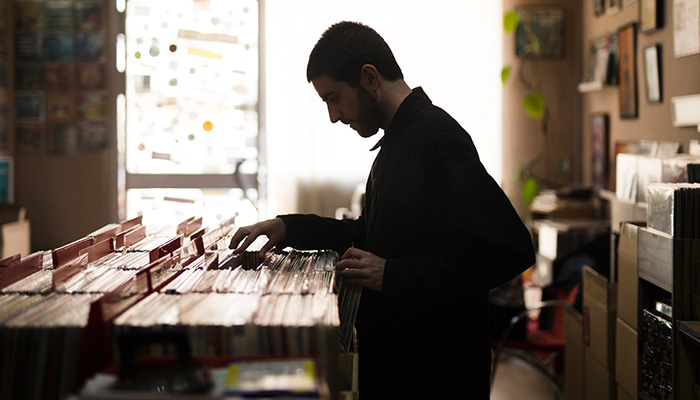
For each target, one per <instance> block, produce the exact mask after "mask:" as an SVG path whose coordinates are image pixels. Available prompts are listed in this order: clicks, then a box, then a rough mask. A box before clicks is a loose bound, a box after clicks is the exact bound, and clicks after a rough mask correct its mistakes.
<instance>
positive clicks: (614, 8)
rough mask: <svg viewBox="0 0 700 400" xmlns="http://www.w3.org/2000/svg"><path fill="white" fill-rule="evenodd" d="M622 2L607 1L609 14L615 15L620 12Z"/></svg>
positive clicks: (616, 0)
mask: <svg viewBox="0 0 700 400" xmlns="http://www.w3.org/2000/svg"><path fill="white" fill-rule="evenodd" d="M620 1H621V0H605V2H606V3H608V14H615V13H617V12H619V11H620Z"/></svg>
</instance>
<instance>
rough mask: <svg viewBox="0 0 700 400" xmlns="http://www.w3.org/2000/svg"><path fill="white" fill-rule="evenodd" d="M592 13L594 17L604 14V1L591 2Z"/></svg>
mask: <svg viewBox="0 0 700 400" xmlns="http://www.w3.org/2000/svg"><path fill="white" fill-rule="evenodd" d="M593 13H594V14H595V15H603V14H605V0H593Z"/></svg>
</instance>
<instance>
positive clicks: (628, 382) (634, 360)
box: [615, 317, 639, 399]
mask: <svg viewBox="0 0 700 400" xmlns="http://www.w3.org/2000/svg"><path fill="white" fill-rule="evenodd" d="M615 337H616V340H615V380H616V381H617V385H618V387H620V388H622V389H623V390H624V392H625V393H627V394H628V395H629V396H630V397H632V398H635V399H636V398H637V379H638V378H637V371H638V367H637V366H638V365H639V364H638V363H639V349H638V341H637V331H636V330H635V329H633V328H632V327H631V326H629V325H628V324H627V323H626V322H625V321H623V320H622V319H621V318H620V317H618V318H617V327H616V329H615Z"/></svg>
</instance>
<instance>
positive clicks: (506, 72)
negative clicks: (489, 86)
mask: <svg viewBox="0 0 700 400" xmlns="http://www.w3.org/2000/svg"><path fill="white" fill-rule="evenodd" d="M509 76H510V66H509V65H506V66H505V67H503V69H501V84H503V85H504V86H505V84H506V81H508V77H509Z"/></svg>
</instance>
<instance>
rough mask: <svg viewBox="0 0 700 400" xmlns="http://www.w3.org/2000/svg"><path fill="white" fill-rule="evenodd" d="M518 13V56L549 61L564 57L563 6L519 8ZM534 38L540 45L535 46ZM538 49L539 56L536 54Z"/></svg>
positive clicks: (517, 8)
mask: <svg viewBox="0 0 700 400" xmlns="http://www.w3.org/2000/svg"><path fill="white" fill-rule="evenodd" d="M516 11H517V13H518V20H519V22H518V26H517V28H516V29H515V55H516V56H518V57H519V58H530V57H541V58H547V59H552V58H562V57H564V43H565V41H564V7H563V6H519V7H516ZM530 32H531V34H530ZM533 36H534V37H535V39H536V41H537V42H539V43H538V44H539V45H537V46H535V45H533V42H534V41H535V40H533V39H532V37H533ZM537 49H539V54H535V51H536V50H537Z"/></svg>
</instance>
